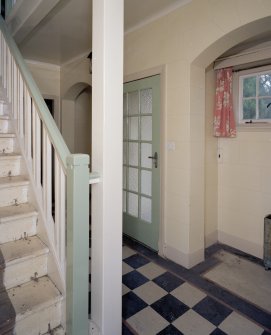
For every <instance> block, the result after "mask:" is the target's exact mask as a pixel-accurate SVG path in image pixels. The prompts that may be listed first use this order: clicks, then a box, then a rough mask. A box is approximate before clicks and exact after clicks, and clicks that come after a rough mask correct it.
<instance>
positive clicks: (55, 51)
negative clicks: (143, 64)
mask: <svg viewBox="0 0 271 335" xmlns="http://www.w3.org/2000/svg"><path fill="white" fill-rule="evenodd" d="M190 1H191V0H124V30H125V32H129V31H131V30H133V29H136V28H138V27H140V26H142V25H144V24H146V23H147V22H149V21H151V20H155V19H156V18H158V17H160V16H163V15H165V14H167V13H169V12H170V11H172V10H174V9H176V8H177V7H179V6H182V5H184V4H186V3H188V2H190ZM91 18H92V1H90V0H64V1H60V2H59V4H58V5H57V6H56V7H55V8H54V10H53V11H52V12H51V13H50V14H49V15H47V16H46V17H45V18H44V19H43V20H42V21H41V22H40V24H39V25H38V26H37V27H36V28H35V29H34V30H33V31H32V32H31V33H30V34H29V35H28V36H27V37H26V39H25V40H23V41H22V42H21V43H20V49H21V52H22V54H23V56H24V58H26V59H30V60H35V61H40V62H46V63H52V64H57V65H61V64H64V63H66V62H68V61H70V60H72V59H74V58H76V57H77V56H78V55H82V54H86V53H88V52H89V51H90V50H91V35H92V27H91V26H92V24H91Z"/></svg>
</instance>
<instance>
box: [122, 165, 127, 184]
mask: <svg viewBox="0 0 271 335" xmlns="http://www.w3.org/2000/svg"><path fill="white" fill-rule="evenodd" d="M126 172H127V168H126V166H124V167H123V188H126V179H127V176H126Z"/></svg>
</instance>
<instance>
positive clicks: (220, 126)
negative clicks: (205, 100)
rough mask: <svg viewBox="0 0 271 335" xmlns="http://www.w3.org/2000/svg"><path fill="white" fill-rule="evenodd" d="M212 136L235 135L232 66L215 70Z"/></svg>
mask: <svg viewBox="0 0 271 335" xmlns="http://www.w3.org/2000/svg"><path fill="white" fill-rule="evenodd" d="M214 136H217V137H236V126H235V120H234V113H233V98H232V68H226V69H220V70H217V72H216V92H215V110H214Z"/></svg>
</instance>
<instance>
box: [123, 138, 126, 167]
mask: <svg viewBox="0 0 271 335" xmlns="http://www.w3.org/2000/svg"><path fill="white" fill-rule="evenodd" d="M123 164H127V143H126V142H123Z"/></svg>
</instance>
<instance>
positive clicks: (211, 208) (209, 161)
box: [204, 66, 218, 247]
mask: <svg viewBox="0 0 271 335" xmlns="http://www.w3.org/2000/svg"><path fill="white" fill-rule="evenodd" d="M205 87H206V91H205V97H206V100H205V108H206V114H205V134H206V136H205V216H204V222H205V247H208V246H210V245H212V244H214V243H216V242H217V240H218V233H217V230H218V226H217V225H218V163H217V142H218V141H217V138H216V137H214V136H213V111H214V101H215V71H214V70H213V69H212V66H210V67H209V68H208V69H207V71H206V86H205Z"/></svg>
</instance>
